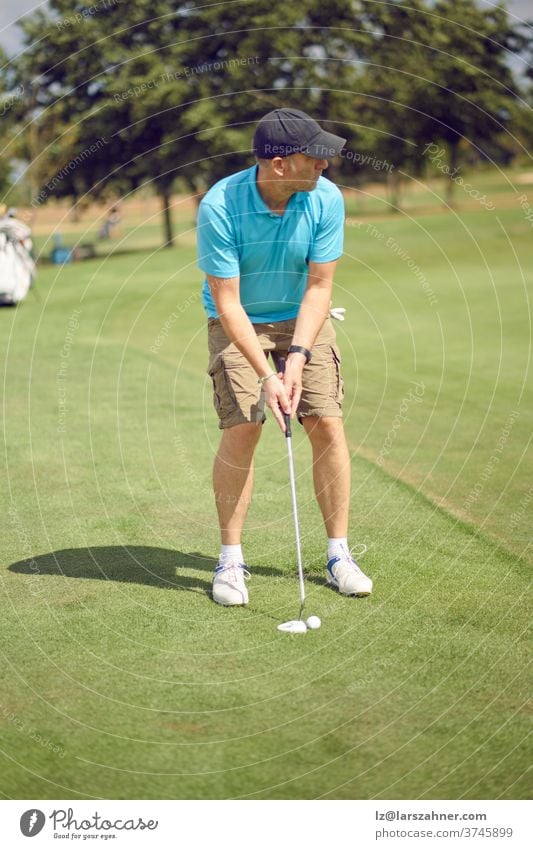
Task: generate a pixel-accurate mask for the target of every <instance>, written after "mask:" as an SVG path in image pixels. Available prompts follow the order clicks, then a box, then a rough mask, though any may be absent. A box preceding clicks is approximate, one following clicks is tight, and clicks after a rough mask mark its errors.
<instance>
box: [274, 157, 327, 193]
mask: <svg viewBox="0 0 533 849" xmlns="http://www.w3.org/2000/svg"><path fill="white" fill-rule="evenodd" d="M328 164H329V163H328V160H327V159H314V158H313V157H312V156H307V155H306V154H305V153H293V154H292V155H291V156H286V157H285V158H284V161H283V165H284V175H283V182H284V183H287V184H288V186H289V187H290V188H291V189H292V190H293V192H312V191H313V189H315V188H316V184H317V182H318V178H319V177H320V175H321V174H322V171H325V170H326V168H327V167H328Z"/></svg>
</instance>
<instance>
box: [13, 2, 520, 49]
mask: <svg viewBox="0 0 533 849" xmlns="http://www.w3.org/2000/svg"><path fill="white" fill-rule="evenodd" d="M46 5H47V0H0V45H1V46H2V47H3V48H4V50H6V51H7V53H8V55H10V56H11V55H13V54H14V53H16V52H17V51H18V50H19V49H20V35H19V33H18V28H17V26H16V21H17V19H18V18H19V17H21V16H23V15H25V14H28V13H30V12H31V11H32V10H34V9H38V8H44V7H45V6H46ZM87 5H91V4H90V2H89V0H88V3H87ZM479 5H480V6H492V5H495V3H492V2H491V0H479ZM507 8H508V10H509V12H511V14H513V15H516V17H517V18H521V19H522V20H524V19H527V18H529V19H532V18H533V0H507Z"/></svg>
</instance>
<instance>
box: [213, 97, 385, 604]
mask: <svg viewBox="0 0 533 849" xmlns="http://www.w3.org/2000/svg"><path fill="white" fill-rule="evenodd" d="M344 144H345V139H341V138H339V137H338V136H335V135H332V134H331V133H327V132H325V131H324V130H323V129H322V128H321V127H320V126H319V124H317V122H316V121H314V120H313V119H312V118H311V117H310V116H309V115H307V114H306V113H305V112H301V111H299V110H296V109H275V110H274V111H272V112H269V113H268V114H267V115H265V117H264V118H262V119H261V121H260V122H259V124H258V126H257V128H256V131H255V135H254V153H255V156H256V160H257V165H254V166H252V167H251V168H248V169H247V170H245V171H240V172H239V173H237V174H232V175H231V176H229V177H226V178H225V179H223V180H220V181H219V182H218V183H216V184H215V185H214V186H213V187H212V188H211V189H210V190H209V191H208V192H207V194H206V195H205V197H204V198H203V200H202V202H201V204H200V210H199V216H198V249H199V266H200V268H201V269H202V270H203V271H204V272H205V274H206V280H205V281H204V288H203V302H204V307H205V309H206V312H207V316H208V341H209V353H210V359H209V367H208V372H209V374H210V376H211V378H212V381H213V390H214V405H215V408H216V411H217V413H218V417H219V426H220V428H221V429H222V431H223V433H222V439H221V442H220V446H219V449H218V453H217V456H216V459H215V463H214V469H213V486H214V492H215V500H216V505H217V510H218V518H219V524H220V533H221V541H222V547H221V552H220V558H219V562H218V566H217V567H216V569H215V573H214V577H213V599H214V601H216V602H217V603H218V604H223V605H227V606H229V605H240V604H247V603H248V590H247V587H246V585H245V579H247V578H249V577H250V574H249V572H248V571H247V569H246V567H245V566H244V558H243V554H242V548H241V534H242V530H243V526H244V521H245V518H246V513H247V509H248V505H249V502H250V498H251V495H252V487H253V457H254V451H255V447H256V445H257V442H258V439H259V436H260V433H261V427H262V424H263V422H264V420H265V415H264V407H265V405H267V406H268V407H270V409H271V410H272V413H273V414H274V417H275V418H276V420H277V422H278V424H279V426H280V428H281V430H284V423H283V416H282V412H281V411H283V412H285V413H290V415H291V416H295V415H297V416H298V418H299V420H300V421H301V422H302V424H303V426H304V428H305V431H306V433H307V435H308V437H309V439H310V441H311V446H312V452H313V476H314V486H315V493H316V498H317V500H318V503H319V506H320V509H321V512H322V516H323V519H324V524H325V527H326V532H327V536H328V557H327V560H328V562H327V567H326V568H327V580H328V583H330V584H332V585H333V586H334V587H336V588H337V589H338V590H339V591H340V592H341V593H343V594H345V595H355V596H365V595H369V594H370V593H371V591H372V581H371V580H370V578H368V577H367V576H366V575H364V573H363V572H362V571H361V569H360V568H359V566H358V564H357V563H356V562H355V561H354V560H353V558H352V557H351V555H350V550H349V548H348V542H347V536H348V511H349V499H350V456H349V453H348V448H347V445H346V439H345V436H344V428H343V423H342V418H341V415H342V412H341V403H342V398H343V382H342V378H341V374H340V355H339V351H338V348H337V345H336V340H335V331H334V330H333V327H332V325H331V321H330V320H329V317H328V316H329V307H330V302H331V289H332V283H333V275H334V272H335V266H336V263H337V260H338V258H339V257H340V256H341V254H342V244H343V225H344V203H343V199H342V195H341V192H340V191H339V189H338V188H337V187H336V186H335V185H333V183H332V182H330V181H329V180H327V179H325V178H324V177H322V176H321V174H322V171H323V170H325V169H326V168H327V167H328V159H331V158H332V157H334V156H336V155H338V154H339V152H340V151H341V150H342V148H343V147H344ZM272 351H276V352H278V353H279V354H281V355H283V356H284V357H285V358H286V368H285V372H284V374H281V373H276V372H275V371H274V370H273V369H272V367H271V365H270V364H269V360H268V355H269V353H270V352H272Z"/></svg>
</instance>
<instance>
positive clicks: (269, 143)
mask: <svg viewBox="0 0 533 849" xmlns="http://www.w3.org/2000/svg"><path fill="white" fill-rule="evenodd" d="M345 144H346V139H341V138H340V136H334V135H333V133H326V131H325V130H323V129H322V127H321V126H320V124H318V123H317V122H316V121H315V120H314V118H311V116H310V115H307V113H306V112H301V111H300V110H299V109H274V110H272V112H269V113H268V114H267V115H265V116H264V117H263V118H261V120H260V121H259V123H258V125H257V127H256V130H255V133H254V140H253V151H254V153H255V155H256V156H257V157H258V158H259V159H274V157H275V156H290V155H291V154H293V153H305V154H306V155H307V156H312V157H313V158H314V159H332V158H333V157H334V156H338V154H339V153H340V152H341V150H342V148H343V147H344V145H345Z"/></svg>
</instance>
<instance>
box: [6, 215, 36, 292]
mask: <svg viewBox="0 0 533 849" xmlns="http://www.w3.org/2000/svg"><path fill="white" fill-rule="evenodd" d="M30 248H31V239H30V229H29V227H27V226H26V225H25V224H23V223H22V222H21V221H16V220H14V219H10V218H2V219H0V305H2V304H10V305H11V304H18V303H20V301H22V300H23V299H24V298H25V297H26V295H27V294H28V289H29V288H30V286H31V283H32V280H33V278H34V276H35V263H34V261H33V259H32V257H31V255H30Z"/></svg>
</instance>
